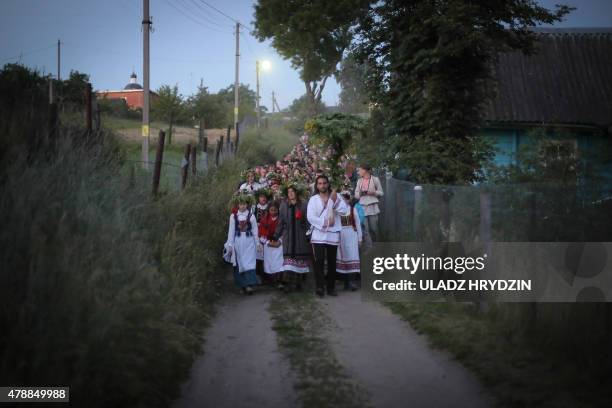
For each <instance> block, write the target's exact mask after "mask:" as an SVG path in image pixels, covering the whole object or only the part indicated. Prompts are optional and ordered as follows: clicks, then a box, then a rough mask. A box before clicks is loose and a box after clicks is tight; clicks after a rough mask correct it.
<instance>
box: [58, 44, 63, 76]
mask: <svg viewBox="0 0 612 408" xmlns="http://www.w3.org/2000/svg"><path fill="white" fill-rule="evenodd" d="M61 44H62V43H61V42H60V40H59V38H58V39H57V80H58V81H61V80H62V75H61V70H60V67H61V65H60V61H61V58H60V54H61V46H62V45H61Z"/></svg>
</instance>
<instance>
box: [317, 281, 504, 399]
mask: <svg viewBox="0 0 612 408" xmlns="http://www.w3.org/2000/svg"><path fill="white" fill-rule="evenodd" d="M321 303H322V304H323V305H324V310H325V311H326V312H327V313H328V314H329V316H330V317H331V318H332V320H333V321H334V327H332V329H331V333H330V336H331V340H332V346H333V347H334V349H335V353H336V356H337V357H338V360H339V361H340V362H341V363H342V365H343V366H344V367H345V368H346V369H347V371H348V372H349V373H350V374H351V375H352V376H354V377H355V378H356V379H357V380H358V381H359V382H360V384H361V385H362V386H363V387H364V388H365V389H366V390H367V392H368V394H369V395H370V401H371V403H372V406H374V407H376V408H386V407H402V406H410V407H413V408H421V407H435V408H444V407H470V408H476V407H488V406H492V405H493V404H492V401H491V400H490V399H489V397H487V395H486V392H485V391H484V389H483V388H482V387H481V386H480V384H479V383H478V381H477V380H476V379H475V377H474V376H473V375H472V374H471V373H470V372H469V371H467V370H466V369H465V368H463V367H462V366H461V365H459V364H458V363H457V362H455V361H453V360H452V359H451V358H450V356H448V355H447V354H445V353H442V352H439V351H436V350H432V349H431V348H430V347H429V346H428V345H427V343H426V340H425V338H423V337H422V336H420V335H419V334H417V333H416V332H415V331H414V330H412V329H411V328H410V326H409V325H408V324H407V323H406V322H404V321H402V320H400V319H399V318H398V317H397V316H395V315H394V314H392V313H391V311H390V310H388V309H387V308H385V307H384V306H382V305H380V304H378V303H375V302H368V301H362V300H361V295H360V294H359V292H353V293H347V292H342V293H340V296H338V297H337V298H325V299H324V300H322V301H321Z"/></svg>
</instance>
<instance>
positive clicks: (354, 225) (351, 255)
mask: <svg viewBox="0 0 612 408" xmlns="http://www.w3.org/2000/svg"><path fill="white" fill-rule="evenodd" d="M341 222H342V231H340V245H339V246H338V252H337V256H336V271H337V272H338V273H359V271H360V264H359V242H360V241H361V240H362V239H363V235H362V231H361V220H360V219H359V212H358V211H357V208H354V207H353V220H352V222H351V219H350V217H349V216H343V217H341Z"/></svg>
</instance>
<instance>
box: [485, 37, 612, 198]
mask: <svg viewBox="0 0 612 408" xmlns="http://www.w3.org/2000/svg"><path fill="white" fill-rule="evenodd" d="M538 37H539V38H538V44H537V49H538V52H537V53H536V54H535V55H532V56H526V55H524V54H522V53H521V52H509V53H504V54H502V55H501V56H500V59H499V63H498V64H497V65H496V67H495V69H494V79H495V80H496V81H495V82H496V89H495V91H496V94H495V97H494V98H493V99H492V100H491V101H490V102H489V103H488V105H487V107H486V111H485V119H486V126H485V127H484V128H483V129H482V134H483V135H484V136H485V137H490V138H492V139H493V143H494V145H495V146H496V147H497V154H496V156H495V162H496V163H497V164H500V165H505V164H509V163H511V162H512V161H513V160H516V157H515V156H516V153H517V151H518V149H519V147H520V146H521V145H523V144H529V143H530V138H531V137H530V134H529V131H530V130H532V129H534V128H544V129H546V135H547V136H549V137H551V138H553V139H554V140H558V143H559V145H560V151H563V152H564V154H572V155H576V157H578V158H579V159H580V160H582V161H583V162H584V163H585V164H586V166H587V168H589V169H591V171H593V172H595V173H597V174H598V175H599V176H603V177H604V180H607V181H605V184H606V186H607V187H608V189H609V190H610V189H612V162H611V158H609V157H608V158H605V157H603V158H602V157H601V154H599V153H600V152H601V151H602V150H604V149H603V148H604V147H607V149H608V150H609V147H610V145H611V144H612V29H549V30H539V32H538Z"/></svg>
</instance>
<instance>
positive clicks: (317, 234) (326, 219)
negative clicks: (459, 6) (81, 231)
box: [306, 175, 350, 296]
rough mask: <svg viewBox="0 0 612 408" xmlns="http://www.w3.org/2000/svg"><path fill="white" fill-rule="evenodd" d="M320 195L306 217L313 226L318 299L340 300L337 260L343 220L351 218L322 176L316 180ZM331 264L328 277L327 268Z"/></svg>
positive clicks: (312, 203) (318, 194)
mask: <svg viewBox="0 0 612 408" xmlns="http://www.w3.org/2000/svg"><path fill="white" fill-rule="evenodd" d="M315 186H316V190H317V194H315V195H314V196H312V197H311V198H310V200H309V201H308V207H307V210H306V215H307V218H308V222H309V223H310V225H311V226H312V233H311V238H310V242H311V244H312V248H313V256H314V273H315V281H316V286H317V295H319V296H325V288H327V294H328V295H330V296H338V294H337V292H336V289H335V286H336V256H337V250H338V244H339V242H340V231H341V230H342V222H341V219H340V217H341V216H347V215H349V212H350V209H349V207H348V206H347V204H346V203H345V202H344V200H342V199H341V198H340V197H338V194H337V192H336V190H335V189H333V190H331V191H330V186H329V179H328V178H327V176H325V175H320V176H318V177H317V178H316V180H315ZM325 260H327V276H325V272H324V266H325Z"/></svg>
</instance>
